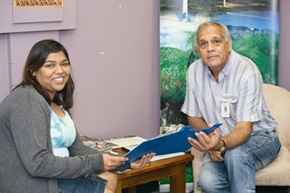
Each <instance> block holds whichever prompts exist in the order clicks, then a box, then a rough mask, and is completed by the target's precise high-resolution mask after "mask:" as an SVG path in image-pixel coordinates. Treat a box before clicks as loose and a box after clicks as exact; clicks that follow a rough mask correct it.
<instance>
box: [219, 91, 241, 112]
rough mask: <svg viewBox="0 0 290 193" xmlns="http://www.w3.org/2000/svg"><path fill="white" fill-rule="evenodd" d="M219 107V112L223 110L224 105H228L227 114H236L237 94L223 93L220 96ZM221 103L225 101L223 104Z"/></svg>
mask: <svg viewBox="0 0 290 193" xmlns="http://www.w3.org/2000/svg"><path fill="white" fill-rule="evenodd" d="M219 101H220V109H221V113H222V112H223V110H222V108H223V107H224V106H228V107H229V113H230V114H229V116H235V115H236V108H237V102H238V95H235V94H223V95H222V96H221V97H220V98H219ZM223 103H226V105H225V104H223Z"/></svg>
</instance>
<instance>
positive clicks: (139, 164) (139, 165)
mask: <svg viewBox="0 0 290 193" xmlns="http://www.w3.org/2000/svg"><path fill="white" fill-rule="evenodd" d="M154 155H155V153H150V154H147V155H144V156H143V157H142V158H141V159H139V160H137V161H135V162H133V163H131V168H133V169H142V168H143V167H144V166H146V165H147V164H149V162H150V160H151V158H152V157H153V156H154Z"/></svg>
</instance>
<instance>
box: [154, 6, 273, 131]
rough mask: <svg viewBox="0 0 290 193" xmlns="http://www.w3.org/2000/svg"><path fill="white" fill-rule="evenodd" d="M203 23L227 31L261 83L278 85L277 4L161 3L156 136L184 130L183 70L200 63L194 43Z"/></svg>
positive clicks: (184, 82) (184, 86)
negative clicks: (256, 70) (180, 127)
mask: <svg viewBox="0 0 290 193" xmlns="http://www.w3.org/2000/svg"><path fill="white" fill-rule="evenodd" d="M207 20H213V21H218V22H221V23H224V24H225V25H227V26H228V28H229V31H230V33H231V37H232V39H233V49H234V50H235V51H237V52H238V53H241V54H243V55H245V56H247V57H249V58H251V59H252V60H253V61H254V62H255V63H256V64H257V66H258V68H259V70H260V72H261V74H262V77H263V81H264V83H270V84H275V85H277V84H278V45H279V0H160V96H161V98H160V100H161V103H160V129H161V133H162V132H163V130H164V132H170V129H171V130H173V131H174V130H176V129H178V125H179V124H181V125H186V124H187V121H186V117H185V115H183V114H182V113H181V112H180V108H181V105H182V103H183V100H184V98H185V89H186V70H187V67H188V66H189V65H190V64H191V63H192V62H193V61H195V60H197V59H198V58H199V56H198V55H197V54H196V52H195V50H194V49H193V47H192V46H193V39H194V35H195V31H196V28H197V27H198V25H199V24H200V23H202V22H204V21H207ZM166 129H167V130H166Z"/></svg>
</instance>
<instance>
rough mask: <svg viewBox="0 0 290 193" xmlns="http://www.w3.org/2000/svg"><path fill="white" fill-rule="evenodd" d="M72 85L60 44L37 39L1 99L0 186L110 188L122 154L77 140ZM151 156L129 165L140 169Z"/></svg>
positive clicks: (16, 190)
mask: <svg viewBox="0 0 290 193" xmlns="http://www.w3.org/2000/svg"><path fill="white" fill-rule="evenodd" d="M74 88H75V85H74V82H73V80H72V77H71V66H70V60H69V56H68V53H67V51H66V49H65V48H64V46H62V45H61V44H60V43H59V42H57V41H54V40H42V41H39V42H37V43H36V44H35V45H34V46H33V47H32V49H31V51H30V53H29V55H28V57H27V61H26V64H25V67H24V72H23V80H22V82H21V83H20V84H19V85H17V86H16V87H15V88H14V89H13V91H12V92H11V93H10V95H9V96H7V97H6V98H5V99H4V100H3V101H2V102H1V104H0V130H1V133H0V146H1V148H0V165H1V167H0V184H1V185H0V192H3V193H4V192H5V193H23V192H29V193H34V192H35V193H40V192H41V193H46V192H47V193H48V192H49V193H50V192H53V193H56V192H65V193H71V192H79V193H84V192H86V193H90V192H106V193H109V192H115V190H116V188H117V175H116V173H114V172H113V171H114V170H116V169H118V167H119V166H120V165H121V164H122V163H123V162H125V161H126V158H123V157H120V156H114V155H110V154H107V153H102V152H98V151H96V150H94V149H92V148H89V147H86V146H85V145H84V144H83V142H82V141H81V140H80V136H79V134H78V132H77V130H76V129H75V126H74V123H73V121H72V119H71V117H70V114H69V109H70V108H71V107H72V106H73V92H74ZM153 156H154V154H148V155H146V156H143V157H142V159H140V160H138V161H136V162H134V163H131V164H130V165H129V166H128V167H131V168H134V169H141V168H142V167H144V166H145V165H146V164H148V163H149V161H150V159H151V158H152V157H153Z"/></svg>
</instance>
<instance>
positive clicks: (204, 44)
mask: <svg viewBox="0 0 290 193" xmlns="http://www.w3.org/2000/svg"><path fill="white" fill-rule="evenodd" d="M210 42H211V44H213V45H215V46H219V45H221V43H222V42H223V40H222V39H219V38H218V39H217V38H215V39H213V40H210ZM208 44H209V43H208V41H203V40H202V41H200V42H199V43H198V47H200V48H201V49H205V48H207V47H208Z"/></svg>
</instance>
